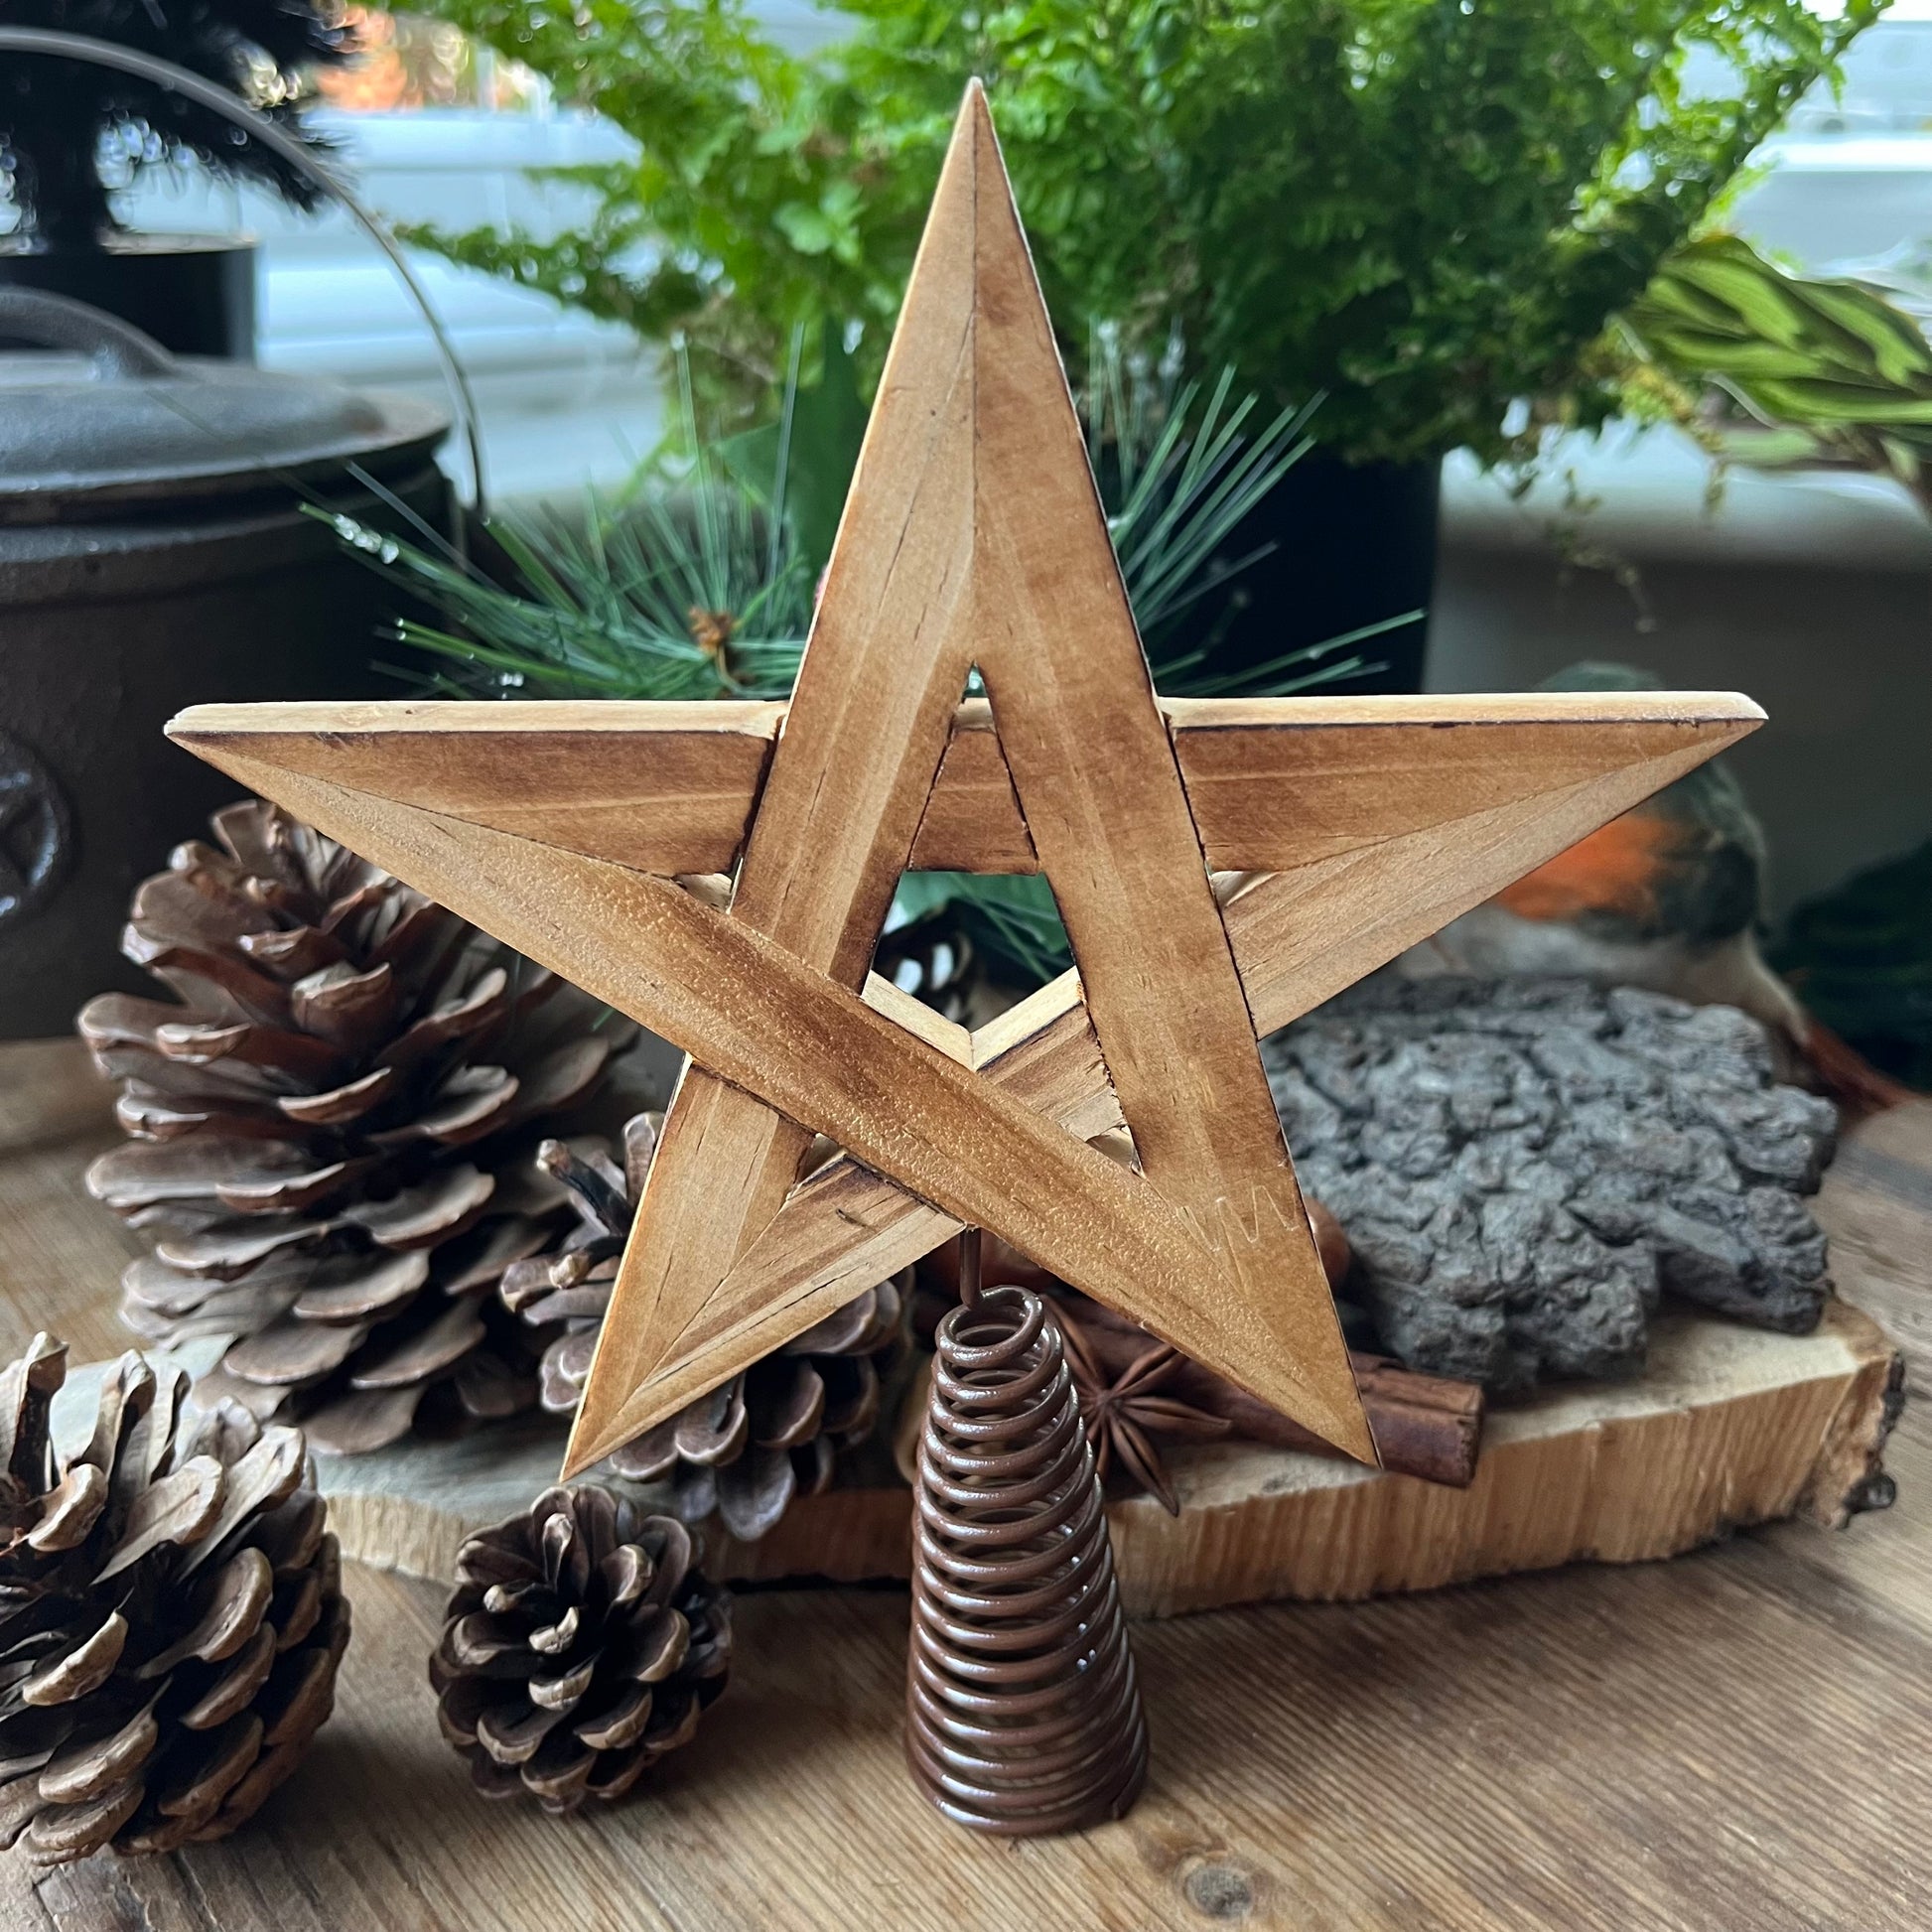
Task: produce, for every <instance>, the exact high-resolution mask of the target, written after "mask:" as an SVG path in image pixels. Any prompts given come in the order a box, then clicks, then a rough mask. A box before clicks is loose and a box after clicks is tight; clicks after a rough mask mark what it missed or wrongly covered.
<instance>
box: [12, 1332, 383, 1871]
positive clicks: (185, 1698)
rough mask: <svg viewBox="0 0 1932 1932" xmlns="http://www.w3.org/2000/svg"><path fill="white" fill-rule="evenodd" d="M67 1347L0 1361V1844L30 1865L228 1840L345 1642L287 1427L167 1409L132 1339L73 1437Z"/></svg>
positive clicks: (284, 1766) (291, 1745) (307, 1718)
mask: <svg viewBox="0 0 1932 1932" xmlns="http://www.w3.org/2000/svg"><path fill="white" fill-rule="evenodd" d="M66 1374H67V1351H66V1349H65V1348H64V1347H62V1346H60V1345H58V1344H55V1343H51V1342H49V1341H48V1340H47V1338H46V1337H45V1336H39V1337H37V1338H36V1340H35V1342H34V1345H33V1347H32V1348H30V1349H29V1351H28V1353H27V1354H26V1355H25V1356H24V1357H22V1358H21V1360H19V1361H17V1362H15V1363H14V1364H13V1365H12V1366H11V1367H10V1368H9V1369H7V1370H6V1371H5V1373H4V1375H0V1470H3V1471H4V1473H0V1843H4V1844H7V1845H12V1844H14V1843H16V1842H17V1841H21V1840H23V1838H24V1844H25V1849H26V1852H27V1855H28V1857H29V1858H30V1859H32V1860H33V1861H34V1862H36V1863H44V1864H46V1863H64V1862H66V1861H68V1860H70V1859H77V1858H81V1857H84V1856H85V1855H86V1854H88V1853H90V1852H93V1851H97V1850H99V1849H100V1848H101V1847H102V1846H105V1845H108V1844H112V1846H113V1847H114V1849H115V1850H116V1851H118V1852H122V1853H136V1852H160V1851H168V1850H172V1849H173V1848H174V1847H176V1846H179V1845H183V1844H187V1843H189V1842H190V1841H195V1840H207V1839H214V1838H220V1837H223V1836H225V1835H226V1834H227V1833H228V1832H230V1831H232V1830H233V1829H234V1828H235V1826H236V1825H238V1824H240V1823H241V1822H242V1821H243V1820H244V1819H246V1818H247V1817H249V1816H250V1815H251V1814H252V1813H253V1812H254V1810H255V1809H256V1807H257V1806H259V1805H260V1804H261V1802H262V1800H263V1799H264V1798H266V1797H267V1796H268V1794H269V1792H271V1791H272V1790H273V1789H274V1788H275V1787H276V1786H277V1785H278V1784H279V1783H280V1782H281V1781H282V1780H283V1779H284V1778H285V1777H286V1776H287V1775H288V1774H289V1772H290V1771H292V1770H293V1769H294V1768H295V1765H296V1763H297V1762H298V1761H299V1760H300V1758H301V1756H302V1754H303V1753H304V1752H305V1751H306V1750H307V1748H308V1745H309V1741H310V1739H311V1738H312V1737H313V1736H314V1735H315V1732H316V1730H317V1729H318V1728H319V1727H320V1726H321V1725H322V1723H323V1721H324V1720H325V1719H326V1718H327V1717H328V1716H329V1713H330V1710H331V1709H332V1707H333V1702H334V1695H335V1681H336V1671H337V1666H338V1664H339V1663H340V1661H341V1659H342V1655H343V1651H344V1649H345V1646H346V1644H347V1642H348V1605H347V1603H346V1602H345V1600H344V1598H343V1595H342V1587H341V1566H340V1560H339V1557H338V1554H337V1550H336V1543H335V1539H334V1538H333V1537H331V1536H328V1535H327V1534H325V1529H324V1522H325V1506H324V1503H323V1500H322V1497H321V1496H320V1495H319V1494H317V1492H316V1490H315V1487H314V1483H313V1477H312V1474H311V1471H310V1469H309V1463H308V1454H307V1450H306V1448H305V1446H304V1444H303V1440H302V1436H301V1433H300V1432H299V1431H298V1430H293V1429H288V1428H269V1429H266V1430H264V1429H262V1428H261V1427H260V1426H259V1425H258V1424H257V1423H256V1422H255V1420H254V1418H253V1417H251V1416H249V1415H248V1414H247V1413H246V1412H245V1411H241V1410H238V1409H235V1408H233V1407H231V1406H230V1407H226V1408H223V1409H221V1410H218V1411H214V1412H211V1413H209V1414H207V1415H205V1416H204V1417H203V1418H202V1419H201V1420H200V1422H199V1423H198V1424H197V1425H196V1426H195V1427H194V1428H193V1429H192V1431H189V1432H184V1431H183V1430H182V1429H181V1427H180V1420H181V1417H180V1410H181V1399H182V1396H183V1393H184V1390H185V1386H186V1384H185V1378H184V1377H183V1376H182V1375H181V1374H180V1372H179V1371H178V1370H176V1369H174V1368H172V1367H167V1366H164V1367H161V1368H158V1369H157V1368H153V1367H150V1365H149V1364H148V1363H146V1362H145V1361H143V1360H142V1359H141V1357H139V1356H138V1355H129V1356H126V1357H124V1358H123V1359H122V1361H121V1362H120V1363H119V1364H118V1365H117V1366H116V1367H115V1368H113V1369H111V1370H110V1371H109V1372H108V1374H107V1376H106V1379H105V1380H104V1381H103V1383H102V1386H101V1392H100V1397H99V1403H98V1408H97V1411H96V1416H95V1423H94V1429H93V1433H92V1436H91V1438H90V1439H89V1441H88V1443H87V1444H86V1446H85V1447H84V1448H83V1449H80V1450H79V1451H78V1452H77V1453H75V1454H73V1455H71V1456H69V1458H68V1459H67V1460H66V1461H65V1463H62V1464H59V1465H57V1462H56V1458H55V1455H54V1451H53V1448H52V1446H51V1443H50V1439H49V1421H50V1414H51V1410H52V1405H53V1399H54V1396H55V1394H56V1393H57V1392H58V1390H59V1389H60V1388H61V1386H62V1384H63V1382H64V1381H65V1379H66Z"/></svg>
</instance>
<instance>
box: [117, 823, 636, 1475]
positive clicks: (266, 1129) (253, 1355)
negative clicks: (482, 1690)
mask: <svg viewBox="0 0 1932 1932" xmlns="http://www.w3.org/2000/svg"><path fill="white" fill-rule="evenodd" d="M214 829H215V831H216V833H217V835H218V836H219V838H220V840H221V845H222V847H223V849H222V850H220V851H216V850H215V849H214V848H213V847H210V846H207V845H203V844H199V843H195V844H188V845H184V846H182V847H180V848H179V849H178V850H177V851H176V852H175V854H174V856H173V858H172V859H171V861H170V863H169V869H168V871H166V872H164V873H158V874H157V875H155V877H153V878H152V879H149V880H147V881H146V882H145V883H144V884H143V885H142V886H141V888H140V890H139V891H138V892H137V893H136V894H135V897H134V903H133V908H132V911H131V914H130V922H129V925H128V928H127V933H126V936H125V938H124V940H123V947H124V950H125V951H126V953H127V955H128V957H129V958H130V959H133V960H134V961H135V962H136V963H137V964H139V965H142V966H145V967H146V968H147V969H148V970H149V971H150V972H151V973H153V975H154V976H155V977H156V978H157V979H158V980H160V981H162V982H163V984H165V985H166V986H167V987H169V988H170V989H171V990H172V991H173V992H174V993H175V995H176V996H177V998H176V1000H175V1001H164V1000H144V999H138V998H136V997H134V996H132V995H129V994H125V993H109V994H104V995H102V996H101V997H100V998H99V999H96V1000H92V1001H90V1002H89V1003H88V1004H87V1006H86V1008H85V1009H84V1010H83V1011H82V1013H81V1015H80V1019H79V1029H80V1033H81V1035H82V1036H83V1037H84V1038H85V1039H86V1041H87V1043H88V1045H89V1046H90V1047H91V1048H92V1051H93V1056H94V1060H95V1063H96V1064H97V1065H98V1066H99V1067H100V1069H101V1071H102V1072H104V1073H105V1074H107V1075H108V1076H109V1077H110V1078H112V1079H117V1080H119V1081H120V1082H121V1094H120V1100H119V1103H118V1105H117V1107H116V1109H115V1111H116V1113H117V1115H118V1116H119V1119H120V1122H121V1125H122V1127H123V1128H124V1129H125V1130H126V1131H127V1133H128V1134H129V1135H130V1136H131V1137H132V1138H131V1140H130V1141H129V1143H128V1144H127V1145H126V1146H124V1147H118V1148H115V1149H114V1150H112V1151H111V1152H110V1153H107V1154H104V1155H102V1156H101V1157H100V1159H99V1160H98V1161H96V1162H95V1163H94V1165H93V1166H92V1168H91V1169H89V1171H88V1174H87V1185H88V1188H89V1189H90V1191H91V1192H92V1193H93V1195H94V1197H95V1198H96V1199H98V1200H101V1201H105V1202H106V1203H107V1204H108V1205H109V1206H110V1207H112V1208H114V1209H115V1210H116V1211H117V1212H118V1213H119V1214H121V1215H122V1216H123V1217H124V1218H125V1219H126V1220H127V1221H128V1222H129V1223H130V1224H131V1225H133V1226H135V1227H138V1228H140V1229H142V1230H143V1231H144V1232H145V1233H146V1234H147V1235H148V1237H149V1238H150V1240H151V1241H152V1242H153V1252H152V1253H150V1254H147V1255H144V1256H142V1257H141V1258H140V1259H139V1260H137V1261H134V1262H132V1263H130V1264H129V1266H128V1270H127V1273H126V1274H125V1276H124V1277H123V1278H122V1291H123V1300H122V1312H123V1315H124V1317H125V1319H126V1320H127V1323H128V1325H129V1326H130V1327H131V1328H132V1329H133V1330H134V1331H135V1333H136V1334H138V1335H140V1336H141V1337H142V1338H143V1339H144V1340H147V1341H151V1342H158V1343H165V1344H173V1343H177V1342H180V1341H183V1340H186V1339H188V1338H189V1337H191V1336H195V1335H219V1336H222V1337H224V1338H226V1339H227V1340H228V1342H229V1346H228V1348H227V1350H226V1352H225V1353H224V1355H223V1356H222V1358H221V1362H220V1364H219V1366H218V1367H217V1368H216V1369H214V1370H213V1371H212V1373H211V1376H210V1377H209V1378H208V1379H207V1382H205V1384H204V1393H205V1399H207V1400H208V1401H210V1402H215V1401H220V1400H222V1399H229V1400H234V1401H238V1402H241V1403H242V1404H244V1405H245V1406H246V1407H247V1408H248V1409H250V1410H251V1411H252V1412H253V1413H254V1414H255V1416H256V1417H257V1418H259V1419H261V1420H263V1421H266V1420H268V1419H269V1418H271V1417H280V1418H283V1419H285V1420H300V1421H301V1422H302V1423H303V1424H304V1426H305V1427H306V1429H307V1431H308V1434H309V1439H310V1441H311V1443H312V1444H313V1445H314V1446H315V1447H316V1448H318V1449H333V1450H340V1451H353V1450H358V1449H376V1448H380V1447H381V1446H382V1445H383V1444H385V1443H389V1442H393V1441H395V1440H396V1439H397V1438H398V1437H400V1436H403V1435H405V1434H407V1433H408V1431H409V1430H410V1428H411V1427H412V1426H414V1427H416V1428H418V1429H421V1430H424V1431H426V1432H429V1431H439V1430H447V1429H449V1428H452V1427H457V1426H462V1425H464V1424H467V1423H469V1422H473V1421H480V1420H488V1419H493V1418H496V1417H499V1416H506V1415H511V1414H514V1413H516V1412H517V1411H518V1410H521V1409H525V1408H528V1407H529V1406H530V1405H531V1404H532V1403H533V1402H534V1401H535V1399H536V1378H535V1374H534V1366H535V1364H534V1357H533V1352H532V1351H531V1349H530V1347H529V1345H528V1338H527V1336H525V1335H524V1334H522V1333H521V1332H519V1331H518V1329H517V1327H516V1324H515V1323H513V1322H508V1321H505V1320H504V1319H503V1318H502V1311H501V1310H500V1308H499V1306H498V1304H497V1302H496V1299H495V1288H496V1282H497V1279H498V1277H499V1276H500V1275H501V1274H502V1271H503V1268H504V1266H505V1265H506V1264H507V1263H508V1262H510V1261H512V1260H514V1259H515V1258H516V1257H517V1256H519V1255H527V1254H531V1253H533V1252H535V1251H536V1250H537V1249H539V1248H541V1247H542V1246H543V1245H544V1244H545V1243H546V1241H548V1240H549V1239H550V1238H551V1235H552V1232H553V1230H554V1228H555V1226H556V1225H557V1224H558V1223H559V1222H560V1221H562V1220H564V1219H567V1217H568V1210H567V1206H566V1201H565V1195H564V1192H563V1190H562V1189H561V1188H560V1187H558V1186H556V1185H555V1184H554V1183H552V1182H547V1181H545V1180H544V1178H543V1176H542V1175H540V1174H534V1175H533V1174H532V1173H531V1169H530V1162H529V1151H530V1148H531V1146H532V1144H533V1142H534V1140H535V1138H536V1136H537V1135H538V1134H539V1133H541V1132H543V1131H544V1130H545V1129H546V1128H547V1127H553V1126H554V1124H555V1122H556V1120H557V1117H558V1116H559V1115H560V1114H562V1113H563V1112H564V1111H566V1110H568V1109H570V1108H573V1107H575V1106H577V1105H579V1104H580V1103H582V1102H583V1101H585V1100H586V1099H588V1097H589V1096H590V1095H591V1093H592V1091H593V1090H594V1089H595V1088H596V1087H597V1086H598V1084H599V1082H600V1081H601V1080H602V1078H603V1075H604V1070H605V1067H606V1063H607V1062H608V1061H609V1059H610V1057H611V1055H612V1053H613V1052H614V1051H615V1050H617V1049H618V1048H619V1047H621V1045H622V1044H623V1043H624V1042H625V1040H626V1039H627V1038H628V1036H629V1030H628V1028H627V1027H624V1026H621V1025H620V1026H607V1027H605V1028H603V1029H601V1030H599V1031H597V1032H593V1031H592V1027H593V1024H594V1022H595V1017H596V1013H597V1009H596V1008H595V1007H594V1005H593V1004H592V1002H590V1001H589V1000H588V999H587V998H586V997H585V996H584V995H582V994H580V993H578V992H577V991H576V989H574V988H568V987H565V986H564V985H563V983H562V982H560V981H559V980H557V979H556V978H555V977H554V976H553V975H551V974H549V973H546V972H543V971H541V970H539V969H538V968H535V967H533V966H530V965H529V964H528V962H526V961H523V960H519V959H517V958H516V957H515V956H514V955H513V954H509V953H506V952H504V951H503V950H502V948H500V947H498V946H497V945H496V944H495V943H494V942H493V941H488V940H485V939H483V936H482V935H481V934H480V933H479V932H478V931H477V930H476V928H475V927H473V926H470V925H468V924H466V923H465V922H464V921H463V920H461V919H459V918H458V917H457V916H456V914H455V913H453V912H449V911H447V910H445V909H444V908H443V907H442V906H439V905H436V904H434V903H432V902H431V901H430V900H429V899H427V898H425V897H423V896H422V894H420V893H418V892H416V891H415V890H414V889H413V888H411V887H408V886H405V885H403V884H402V883H401V882H400V881H399V880H395V879H392V878H390V877H389V875H388V874H387V873H384V872H381V871H378V870H377V869H376V868H375V867H374V866H371V865H368V864H366V863H365V862H364V861H362V860H360V859H358V858H356V857H355V855H354V854H353V853H351V852H349V851H347V850H345V848H344V847H342V846H340V845H337V844H335V843H334V841H332V840H330V839H325V838H324V837H322V836H321V834H319V833H317V832H315V831H312V830H311V829H310V828H309V827H308V826H306V825H302V824H299V823H297V822H296V821H295V820H294V819H291V818H290V817H288V816H287V814H286V813H284V812H282V811H280V810H278V809H277V808H276V807H274V806H272V805H267V804H264V803H261V802H260V801H258V800H257V801H251V802H249V803H246V804H241V805H234V806H230V807H229V808H228V809H227V810H225V811H222V812H219V813H217V814H216V816H215V819H214Z"/></svg>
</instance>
